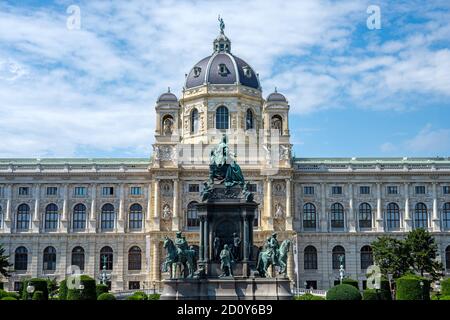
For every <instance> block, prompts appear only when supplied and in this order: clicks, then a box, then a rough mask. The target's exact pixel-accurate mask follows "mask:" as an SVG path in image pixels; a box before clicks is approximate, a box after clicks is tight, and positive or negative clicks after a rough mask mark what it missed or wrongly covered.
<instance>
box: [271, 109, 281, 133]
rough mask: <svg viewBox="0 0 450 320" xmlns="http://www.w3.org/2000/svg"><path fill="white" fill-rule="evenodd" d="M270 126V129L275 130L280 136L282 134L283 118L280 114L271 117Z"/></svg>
mask: <svg viewBox="0 0 450 320" xmlns="http://www.w3.org/2000/svg"><path fill="white" fill-rule="evenodd" d="M270 128H271V129H272V130H277V131H278V133H279V135H280V136H281V135H283V119H282V118H281V116H279V115H277V114H276V115H274V116H273V117H272V120H271V123H270Z"/></svg>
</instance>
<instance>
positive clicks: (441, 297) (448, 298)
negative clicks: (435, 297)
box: [439, 296, 450, 300]
mask: <svg viewBox="0 0 450 320" xmlns="http://www.w3.org/2000/svg"><path fill="white" fill-rule="evenodd" d="M439 300H450V296H440V297H439Z"/></svg>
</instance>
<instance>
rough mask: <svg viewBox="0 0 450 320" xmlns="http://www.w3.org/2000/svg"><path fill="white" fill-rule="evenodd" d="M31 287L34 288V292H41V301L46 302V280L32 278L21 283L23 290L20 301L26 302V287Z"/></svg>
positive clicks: (27, 294)
mask: <svg viewBox="0 0 450 320" xmlns="http://www.w3.org/2000/svg"><path fill="white" fill-rule="evenodd" d="M29 285H31V286H33V287H34V291H35V292H36V291H41V292H42V294H43V300H48V289H47V280H46V279H41V278H33V279H29V280H25V281H24V282H23V290H22V299H23V300H28V299H29V297H30V296H29V295H30V294H29V293H28V291H27V287H28V286H29Z"/></svg>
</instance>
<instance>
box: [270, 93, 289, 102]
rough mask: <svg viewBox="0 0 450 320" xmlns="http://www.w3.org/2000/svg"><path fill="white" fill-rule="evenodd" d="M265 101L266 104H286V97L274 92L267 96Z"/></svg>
mask: <svg viewBox="0 0 450 320" xmlns="http://www.w3.org/2000/svg"><path fill="white" fill-rule="evenodd" d="M266 100H267V102H287V100H286V97H285V96H283V95H282V94H281V93H278V92H276V91H275V92H272V93H271V94H269V95H268V96H267V99H266Z"/></svg>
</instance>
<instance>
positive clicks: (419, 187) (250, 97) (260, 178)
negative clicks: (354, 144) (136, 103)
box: [0, 38, 450, 291]
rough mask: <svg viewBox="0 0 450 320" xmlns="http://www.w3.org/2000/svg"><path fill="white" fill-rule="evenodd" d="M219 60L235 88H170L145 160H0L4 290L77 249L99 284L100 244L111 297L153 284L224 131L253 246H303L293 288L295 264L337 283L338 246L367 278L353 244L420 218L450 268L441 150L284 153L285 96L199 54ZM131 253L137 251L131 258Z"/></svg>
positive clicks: (306, 277) (68, 261)
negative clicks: (243, 187)
mask: <svg viewBox="0 0 450 320" xmlns="http://www.w3.org/2000/svg"><path fill="white" fill-rule="evenodd" d="M221 39H222V40H223V38H221ZM222 40H221V41H222ZM223 41H229V40H228V39H227V38H225V40H223ZM228 48H230V46H228ZM220 55H226V56H227V57H228V58H229V60H223V61H225V62H224V63H223V66H222V65H221V66H220V70H219V72H221V75H222V76H224V77H226V76H227V73H226V72H224V70H225V71H226V70H227V68H228V69H230V70H235V72H234V77H235V78H233V82H232V83H226V81H222V80H220V81H219V82H220V83H217V81H216V82H214V81H212V80H211V81H209V80H208V79H207V78H205V81H204V83H201V84H199V85H197V86H195V87H189V86H188V85H185V88H184V89H183V92H182V97H181V98H180V99H178V98H177V97H176V96H175V95H173V94H172V93H170V92H168V93H164V94H162V95H161V96H160V97H159V99H158V101H157V103H156V107H155V110H156V117H155V121H156V125H155V141H154V144H153V154H152V157H151V158H150V159H34V160H33V159H0V243H2V244H3V245H4V247H5V248H6V252H7V254H9V255H10V260H11V263H14V264H17V265H20V264H21V267H20V268H19V269H23V270H16V271H15V272H14V274H13V276H12V277H11V278H10V279H9V280H8V282H7V284H6V285H5V287H7V288H8V289H10V290H13V289H15V288H16V289H17V286H18V282H19V281H20V279H22V278H24V277H47V276H48V277H57V278H58V279H59V280H61V279H62V278H64V277H65V275H66V273H67V272H68V269H67V268H68V267H69V266H70V265H72V264H73V262H74V257H73V250H74V248H76V247H81V248H83V250H84V263H83V264H84V270H83V272H84V273H85V274H88V275H91V276H93V277H95V278H98V277H99V273H100V269H101V263H100V255H101V253H102V248H104V247H110V248H111V249H112V251H113V257H112V270H109V271H108V272H109V273H110V274H111V276H112V279H111V285H112V290H114V291H120V290H127V289H129V288H132V287H133V288H136V287H137V286H139V287H140V288H141V289H142V288H146V289H148V288H152V287H156V288H157V287H159V285H160V281H161V279H163V278H164V277H165V275H164V274H161V272H160V265H161V263H162V261H163V259H164V255H165V253H164V252H163V248H162V239H163V237H164V236H165V235H168V236H170V237H174V235H175V232H176V231H179V230H182V231H183V232H184V233H185V235H186V238H187V240H188V242H189V243H192V244H198V242H199V238H198V234H197V232H198V222H197V220H196V212H195V211H193V210H192V207H190V206H189V204H190V203H192V202H193V201H197V202H199V201H200V195H199V192H200V191H201V190H202V187H203V186H202V183H203V181H206V180H207V178H208V164H209V150H210V149H211V148H212V147H213V146H215V145H216V144H217V142H218V141H219V140H220V138H221V136H222V134H227V136H228V138H229V142H230V145H232V146H233V148H234V151H235V152H236V154H237V156H238V158H237V159H238V160H237V161H238V163H239V165H240V166H241V168H242V170H243V173H244V176H245V178H246V180H247V181H249V182H250V184H251V187H252V188H253V190H252V191H254V192H255V201H256V202H258V203H259V204H260V205H259V212H258V216H257V219H256V221H255V234H254V242H255V244H257V245H259V246H261V245H262V244H263V243H264V241H265V239H266V238H267V236H268V235H269V234H270V233H272V232H273V231H277V232H278V233H279V239H281V240H282V239H285V238H290V239H292V240H293V241H294V242H295V243H298V254H297V259H296V261H294V259H293V258H294V254H293V253H292V254H291V256H290V259H289V263H288V275H289V277H290V278H291V279H292V280H293V281H294V282H295V278H296V277H295V266H296V265H297V267H298V271H299V273H298V274H299V282H300V285H301V286H303V285H304V282H305V281H310V282H309V285H311V286H316V287H318V288H323V289H326V288H328V287H330V286H332V285H333V282H334V281H335V280H337V279H338V270H336V269H333V268H332V264H333V263H332V256H333V248H335V246H337V245H340V246H342V247H343V248H344V250H345V256H346V272H347V274H348V275H349V276H351V277H352V278H355V279H358V280H360V281H361V285H362V283H363V281H364V280H365V266H362V265H361V257H362V254H361V249H362V248H363V247H364V246H367V245H370V243H371V242H372V241H373V240H374V239H375V238H376V237H377V236H379V235H381V234H392V235H396V236H399V237H402V236H404V234H405V232H407V231H409V230H411V229H413V228H415V227H418V226H419V225H420V226H424V227H426V228H427V229H428V230H430V231H431V232H433V235H434V236H435V238H436V240H437V242H438V245H439V250H440V258H441V259H442V260H443V262H444V265H445V264H446V267H447V268H450V262H447V263H446V261H445V260H446V250H450V247H449V246H450V204H449V211H448V212H447V211H446V210H447V209H445V208H446V207H445V204H446V203H450V194H449V192H450V190H449V189H450V159H449V158H433V159H417V158H411V159H408V158H398V159H395V158H390V159H368V158H364V159H359V158H357V159H355V158H353V159H350V158H348V159H331V158H330V159H311V158H309V159H304V158H293V157H292V155H291V144H290V131H289V115H288V113H289V104H288V102H287V100H286V98H285V97H284V96H283V95H281V94H279V93H277V92H274V93H272V94H270V95H269V96H268V97H267V98H266V99H264V98H263V97H262V91H261V88H260V87H259V80H258V82H254V83H255V85H253V86H252V85H250V84H248V83H250V82H248V83H247V85H246V84H245V83H246V82H245V81H246V80H245V79H240V80H239V79H236V77H238V76H236V75H239V74H241V75H240V76H241V77H247V76H252V72H254V71H253V70H252V69H251V68H250V67H249V66H248V65H244V66H243V67H242V69H243V72H240V70H238V69H239V68H240V67H239V66H242V65H243V64H245V62H244V61H242V60H240V59H238V58H235V57H234V56H232V55H231V53H230V52H221V51H220V48H218V49H216V51H215V52H214V54H213V55H212V56H211V57H210V58H208V59H210V60H211V61H212V60H213V59H216V58H217V57H219V56H220ZM233 59H234V60H233ZM202 61H203V62H202ZM202 61H200V62H199V63H198V64H197V65H196V66H194V68H193V70H194V71H195V70H196V71H195V72H197V73H200V74H202V73H201V67H203V68H204V67H205V66H208V68H210V65H211V64H212V62H211V63H209V64H206V62H205V61H206V60H205V59H204V60H202ZM227 61H228V62H227ZM233 61H234V62H233ZM226 63H229V65H226ZM209 72H215V71H214V70H212V69H211V70H209ZM230 73H232V72H230ZM193 77H195V75H194V76H193ZM220 79H221V78H220ZM194 80H195V79H194ZM194 80H192V81H194ZM225 80H226V79H225ZM187 81H191V80H187ZM248 81H250V80H248ZM187 83H188V82H187ZM187 83H186V84H187ZM224 108H225V109H226V110H225V109H224ZM333 191H334V192H333ZM337 203H338V204H340V205H336V204H337ZM391 203H395V204H397V206H398V210H397V211H396V209H395V208H396V207H395V205H392V204H391ZM49 204H54V205H56V212H55V209H53V213H52V212H50V210H49V208H50V207H49ZM80 204H82V205H83V206H77V205H80ZM107 204H109V205H112V209H111V206H105V205H107ZM361 204H364V205H363V206H361ZM418 204H420V205H418ZM83 207H84V208H85V210H84V211H83V210H81V211H83V212H84V213H83V212H81V213H80V210H79V208H83ZM53 208H55V207H54V206H53ZM108 208H109V209H108ZM424 208H425V209H424ZM77 210H78V211H77ZM52 214H53V215H52ZM83 214H84V215H83ZM397 215H398V222H397V219H396V217H397ZM362 216H364V219H360V218H361V217H362ZM389 216H391V217H393V218H394V219H388V217H389ZM333 217H334V219H332V218H333ZM80 221H81V222H80ZM83 221H84V222H83ZM397 223H398V227H397ZM393 226H394V227H395V228H392V227H393ZM50 246H51V247H53V248H54V249H55V250H56V261H55V262H56V263H54V262H53V260H54V259H55V255H54V253H53V254H50V255H49V254H48V252H49V251H46V252H47V253H46V254H44V251H45V250H46V248H48V247H50ZM308 246H313V247H314V248H315V250H316V254H315V257H316V258H315V259H314V254H312V255H311V254H310V255H309V256H308V259H306V257H305V249H306V248H307V247H308ZM21 247H23V248H21ZM136 247H138V248H139V250H140V254H138V255H136V254H134V255H133V256H131V251H130V249H132V248H134V249H136ZM18 249H20V250H22V254H20V252H21V251H20V250H18ZM309 249H311V247H309ZM23 250H25V251H23ZM23 252H25V253H23ZM449 256H450V253H447V260H448V259H449ZM78 257H79V256H78ZM364 257H366V258H367V254H366V255H365V256H364ZM305 259H306V260H308V261H305ZM44 260H45V261H44ZM49 261H50V263H49ZM77 261H78V264H80V263H79V260H77ZM136 261H140V263H138V262H136ZM295 262H296V263H295ZM24 264H25V266H24ZM49 265H50V266H51V267H50V268H49ZM305 267H307V268H306V269H305ZM16 269H18V268H16ZM133 269H137V270H133ZM447 271H448V269H447ZM2 281H6V280H5V279H3V280H2Z"/></svg>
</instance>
